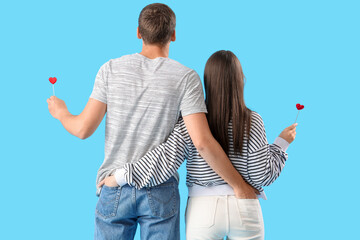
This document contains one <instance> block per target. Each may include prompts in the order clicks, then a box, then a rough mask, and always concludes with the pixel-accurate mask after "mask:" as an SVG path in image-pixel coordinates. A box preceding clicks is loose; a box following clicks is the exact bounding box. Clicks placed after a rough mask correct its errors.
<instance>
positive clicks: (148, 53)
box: [140, 43, 170, 59]
mask: <svg viewBox="0 0 360 240" xmlns="http://www.w3.org/2000/svg"><path fill="white" fill-rule="evenodd" d="M169 46H170V44H167V45H165V46H162V47H161V46H158V45H146V44H144V43H143V48H142V50H141V52H140V54H141V55H143V56H145V57H147V58H150V59H155V58H158V57H165V58H167V57H169Z"/></svg>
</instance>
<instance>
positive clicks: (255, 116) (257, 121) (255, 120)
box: [251, 110, 264, 125]
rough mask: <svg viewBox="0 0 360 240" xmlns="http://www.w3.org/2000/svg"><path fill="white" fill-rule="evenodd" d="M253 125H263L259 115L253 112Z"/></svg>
mask: <svg viewBox="0 0 360 240" xmlns="http://www.w3.org/2000/svg"><path fill="white" fill-rule="evenodd" d="M251 124H252V125H253V124H255V125H263V124H264V123H263V119H262V117H261V116H260V114H259V113H257V112H255V111H252V110H251Z"/></svg>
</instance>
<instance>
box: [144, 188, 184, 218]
mask: <svg viewBox="0 0 360 240" xmlns="http://www.w3.org/2000/svg"><path fill="white" fill-rule="evenodd" d="M147 194H148V199H149V205H150V209H151V213H152V215H153V216H155V217H161V218H168V217H172V216H174V215H175V214H177V213H178V212H179V208H180V195H179V189H178V185H177V184H176V183H175V182H166V183H163V184H161V185H158V186H155V187H151V188H148V189H147Z"/></svg>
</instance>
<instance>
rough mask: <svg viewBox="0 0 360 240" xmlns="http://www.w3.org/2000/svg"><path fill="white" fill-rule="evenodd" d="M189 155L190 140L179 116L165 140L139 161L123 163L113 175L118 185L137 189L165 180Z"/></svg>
mask: <svg viewBox="0 0 360 240" xmlns="http://www.w3.org/2000/svg"><path fill="white" fill-rule="evenodd" d="M191 155H192V142H191V139H190V136H189V134H188V132H187V130H186V127H185V123H184V120H183V119H182V118H180V119H179V121H178V122H177V123H176V124H175V127H174V130H173V131H172V132H171V134H170V136H169V137H168V139H167V140H166V142H164V143H162V144H160V145H159V146H158V147H156V148H155V149H154V150H152V151H149V152H148V153H146V155H145V156H143V157H142V158H140V159H139V161H137V162H135V163H127V164H125V165H124V168H123V169H118V170H116V172H115V174H114V176H115V179H116V182H117V183H118V184H119V185H120V186H121V185H124V184H126V183H128V184H130V185H133V186H135V187H136V188H137V189H140V188H143V187H153V186H156V185H159V184H161V183H163V182H166V181H167V180H168V179H169V178H170V177H171V176H173V175H174V173H175V172H176V171H177V170H178V168H179V167H180V165H181V164H182V163H183V162H184V160H185V158H188V157H189V156H191Z"/></svg>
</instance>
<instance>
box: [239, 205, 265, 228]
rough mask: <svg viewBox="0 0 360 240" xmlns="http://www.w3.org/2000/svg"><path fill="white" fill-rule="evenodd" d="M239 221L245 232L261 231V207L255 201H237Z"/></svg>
mask: <svg viewBox="0 0 360 240" xmlns="http://www.w3.org/2000/svg"><path fill="white" fill-rule="evenodd" d="M236 203H237V208H238V211H239V217H240V221H241V223H242V225H243V227H244V228H245V229H246V230H252V231H254V230H261V229H262V228H263V225H264V223H263V218H262V212H261V206H260V203H259V200H257V199H237V201H236Z"/></svg>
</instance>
